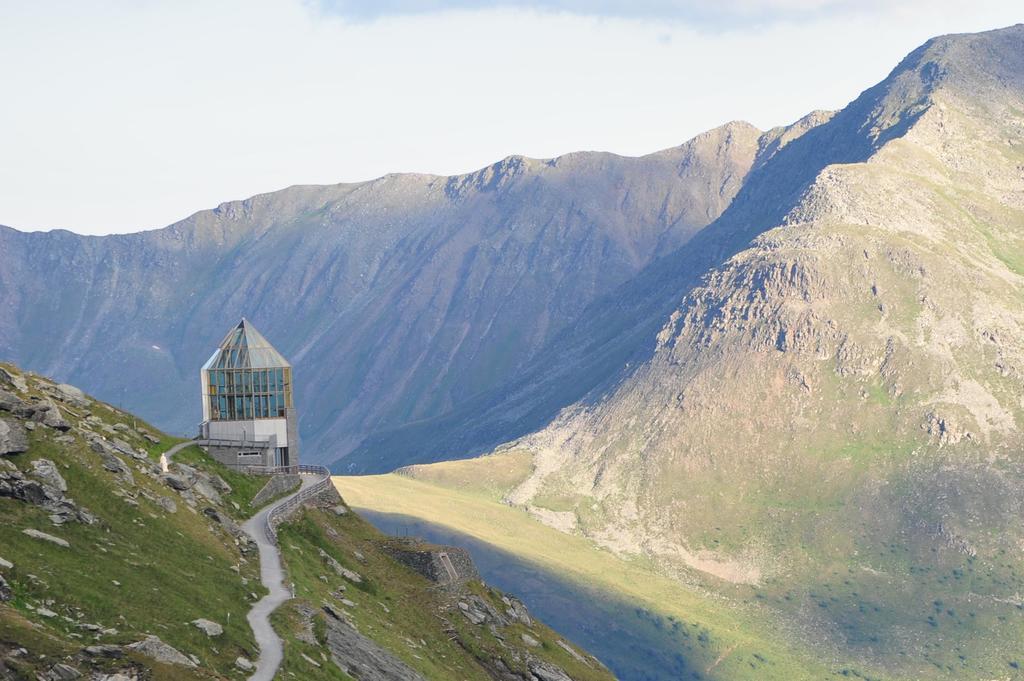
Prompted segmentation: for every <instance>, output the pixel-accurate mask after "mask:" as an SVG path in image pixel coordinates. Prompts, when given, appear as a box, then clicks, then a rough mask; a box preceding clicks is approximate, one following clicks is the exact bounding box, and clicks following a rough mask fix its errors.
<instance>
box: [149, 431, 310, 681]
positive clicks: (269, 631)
mask: <svg viewBox="0 0 1024 681" xmlns="http://www.w3.org/2000/svg"><path fill="white" fill-rule="evenodd" d="M194 444H195V442H194V441H192V440H189V441H187V442H182V443H180V444H176V445H174V446H173V447H171V448H170V449H168V450H167V451H166V452H164V454H165V456H166V457H167V461H168V462H170V461H171V459H172V458H173V457H174V455H175V454H177V453H178V452H180V451H181V450H182V449H184V448H185V447H189V446H191V445H194ZM322 479H323V477H322V476H321V475H309V474H303V475H302V485H301V486H300V487H299V488H298V489H297V490H295V491H294V492H293V493H291V494H289V495H288V496H286V497H284V498H283V499H279V500H277V501H276V502H274V503H273V504H270V505H269V506H267V507H265V508H263V509H261V510H260V511H259V512H258V513H257V514H256V515H254V516H253V517H252V518H249V520H247V521H246V522H245V524H243V525H242V529H243V530H244V531H245V533H246V534H247V535H249V536H250V537H251V538H252V540H253V541H255V542H256V546H257V548H258V549H259V552H260V581H261V582H262V583H263V586H265V587H267V589H268V590H269V592H270V593H268V594H267V595H266V596H264V597H263V598H261V599H260V600H259V601H257V602H256V604H255V605H253V606H252V609H251V610H249V614H248V615H246V619H247V620H249V626H250V627H252V633H253V634H254V635H255V637H256V644H257V645H258V646H259V649H260V656H259V659H258V660H257V661H256V671H255V672H253V674H252V676H250V677H249V681H272V679H273V678H274V675H275V674H277V670H278V668H279V667H280V666H281V661H282V660H283V659H284V644H283V643H282V641H281V639H280V638H279V637H278V635H277V632H275V631H274V628H273V627H272V626H271V625H270V615H271V613H273V612H274V611H275V610H277V607H278V606H279V605H281V604H282V603H284V602H285V601H287V600H288V599H290V598H291V597H292V593H291V591H290V590H289V589H287V588H286V587H285V585H284V570H283V569H282V567H281V553H280V551H278V548H277V546H276V545H274V544H272V543H271V542H270V540H269V539H267V535H266V532H264V529H263V528H264V527H265V525H266V521H267V516H268V515H269V514H270V512H271V511H273V510H274V509H275V508H277V507H278V506H281V505H282V504H284V503H287V502H288V501H289V500H291V498H292V497H294V496H295V495H296V494H298V493H299V492H301V491H303V490H304V489H306V488H307V487H311V486H313V485H315V484H317V483H318V482H320V481H321V480H322ZM267 480H270V478H269V477H268V478H267Z"/></svg>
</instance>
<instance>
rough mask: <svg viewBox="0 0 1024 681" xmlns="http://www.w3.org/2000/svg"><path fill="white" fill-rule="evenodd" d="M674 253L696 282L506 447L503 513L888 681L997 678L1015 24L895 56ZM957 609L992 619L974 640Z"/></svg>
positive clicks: (1020, 98)
mask: <svg viewBox="0 0 1024 681" xmlns="http://www.w3.org/2000/svg"><path fill="white" fill-rule="evenodd" d="M698 247H699V248H701V249H706V250H713V251H716V252H717V256H716V257H718V258H720V261H719V263H718V264H716V265H714V266H711V267H709V268H707V269H706V270H705V273H704V274H703V276H702V277H701V278H700V279H699V281H697V282H694V284H693V285H687V286H683V287H681V288H680V289H679V290H678V297H677V298H676V300H677V301H678V302H677V303H676V304H675V305H674V310H672V311H671V312H669V313H667V314H665V316H664V317H662V321H661V324H660V329H658V330H657V331H656V333H652V334H651V335H650V336H649V339H650V341H649V342H650V348H651V350H650V354H649V356H647V357H644V358H642V359H643V361H639V362H637V363H635V364H633V365H631V366H628V367H627V368H626V369H625V370H624V371H622V372H621V373H620V374H619V376H618V379H617V380H616V381H615V382H614V383H613V384H610V385H609V384H605V385H602V386H599V388H598V389H597V390H595V391H593V392H591V393H590V394H589V395H588V396H587V397H586V399H584V400H582V401H580V402H579V403H577V404H576V405H575V406H573V407H572V408H569V409H566V410H564V411H563V412H562V413H561V415H560V416H559V417H558V418H557V419H556V420H555V421H554V422H552V423H551V424H550V425H549V426H547V427H546V428H544V429H542V430H541V431H539V432H537V433H535V434H533V435H531V436H529V437H527V438H524V439H523V440H522V441H520V442H519V443H518V446H519V447H521V448H525V449H528V450H529V451H531V452H533V455H534V469H533V472H532V473H531V474H530V475H529V476H528V477H527V478H526V479H525V480H523V481H522V483H521V484H520V485H519V486H518V487H517V488H516V489H514V490H513V491H512V492H511V493H509V495H508V497H507V499H508V500H509V501H510V502H513V503H516V504H521V505H523V506H525V507H527V508H529V509H531V510H532V511H533V512H534V513H535V515H537V517H538V518H540V519H541V520H543V521H545V522H548V523H549V524H553V525H556V526H558V527H560V528H562V529H565V530H567V531H574V532H582V533H584V534H586V535H588V536H590V537H592V538H594V539H595V540H596V541H598V542H599V543H601V544H603V545H605V546H608V547H610V548H612V549H613V550H616V551H619V552H622V553H624V554H643V555H646V556H648V557H652V558H654V559H655V560H657V561H659V562H660V563H661V564H662V565H663V566H664V567H665V569H667V570H670V571H674V572H676V573H678V574H681V575H682V574H689V575H697V576H696V577H691V578H693V579H697V580H704V581H705V582H706V583H710V584H718V585H719V587H716V588H725V587H723V586H721V585H724V584H747V585H754V586H756V587H757V588H758V589H761V590H763V592H762V597H765V595H767V598H768V600H769V601H770V600H771V599H772V598H773V597H778V598H779V604H778V605H776V606H774V607H776V608H777V609H778V610H779V611H783V612H787V613H788V616H787V617H788V618H789V624H788V625H787V626H794V627H795V628H797V629H802V630H803V632H804V633H806V632H813V635H814V636H816V637H818V640H821V639H822V638H824V639H827V640H828V641H829V644H830V645H837V646H843V647H844V648H845V649H846V650H852V651H853V652H854V654H856V655H861V656H863V658H864V659H866V660H871V661H872V663H875V664H880V665H882V668H884V669H887V671H888V672H889V673H898V674H910V675H911V676H915V677H919V676H920V675H929V674H931V673H933V671H934V670H931V671H929V663H931V664H934V665H936V666H940V667H942V666H944V665H950V668H953V665H959V668H960V669H961V672H960V673H961V674H964V675H966V676H961V678H968V677H970V678H975V677H977V676H978V675H979V674H983V673H993V674H994V673H997V670H998V669H1000V668H1002V667H1004V666H1005V665H1006V664H1010V663H1012V662H1013V660H1009V659H1005V660H1004V659H1002V658H1003V657H1005V655H1003V653H1002V652H1001V646H1004V645H1005V644H1006V642H1007V641H1008V640H1009V639H1007V638H1003V637H1005V636H1013V635H1017V632H1019V624H1020V620H1019V614H1011V612H1012V604H1013V603H1018V602H1019V596H1016V595H1015V594H1017V593H1019V589H1020V588H1021V586H1022V583H1021V581H1020V577H1019V575H1020V574H1021V570H1022V567H1024V565H1022V563H1021V560H1020V551H1019V547H1020V546H1021V545H1022V543H1024V534H1022V532H1021V528H1020V523H1019V518H1020V516H1021V513H1022V511H1024V508H1022V504H1021V499H1022V498H1024V460H1022V459H1021V456H1020V452H1021V448H1022V445H1024V437H1022V430H1021V427H1022V425H1024V400H1022V395H1024V373H1022V372H1024V341H1022V339H1024V333H1022V332H1024V328H1022V325H1024V302H1022V301H1024V295H1022V294H1024V27H1021V26H1017V27H1013V28H1010V29H1005V30H1001V31H995V32H990V33H985V34H979V35H964V36H948V37H944V38H938V39H935V40H933V41H930V42H929V43H928V44H926V45H925V46H923V47H922V48H920V49H919V50H917V51H915V52H914V53H912V54H911V55H910V56H909V57H907V59H906V60H904V62H903V63H901V64H900V66H899V67H898V68H897V69H896V70H895V71H894V72H893V73H892V74H891V75H890V76H889V78H887V79H886V80H885V81H884V82H883V83H881V84H879V85H878V86H876V87H875V88H872V89H871V90H868V91H867V92H865V93H864V94H863V95H862V96H861V97H860V98H858V99H857V100H856V101H854V102H853V103H852V104H851V105H850V106H849V107H848V108H847V109H845V110H844V111H842V112H839V113H838V114H836V115H835V116H833V117H831V118H829V120H827V121H825V122H822V123H820V124H819V125H817V126H815V127H813V128H812V129H811V130H809V131H808V132H806V133H805V134H804V135H802V136H801V137H800V138H799V139H797V140H795V141H793V142H791V143H790V144H788V145H787V146H786V147H784V148H783V149H781V150H779V151H778V152H777V153H776V154H775V155H774V156H773V157H771V158H770V159H768V160H767V161H766V162H764V163H763V164H760V165H758V164H755V167H754V169H753V170H752V172H751V173H750V174H749V176H748V179H747V182H746V184H745V186H744V187H743V189H742V190H741V191H740V192H739V194H738V196H737V197H736V199H735V201H734V202H733V204H732V205H731V206H730V208H729V209H728V210H727V211H726V212H725V213H724V214H723V216H722V217H721V218H720V219H719V220H717V221H716V222H715V223H713V224H712V225H711V226H710V227H708V228H707V229H706V230H705V231H704V232H702V234H701V235H700V236H699V237H697V238H695V239H693V240H691V242H690V243H689V244H688V247H687V249H686V250H687V251H689V252H691V253H690V254H688V255H687V254H684V255H682V256H680V257H681V260H680V265H679V266H680V267H681V268H682V267H689V266H690V265H687V264H686V258H690V260H689V262H690V263H692V262H693V261H692V258H693V257H694V256H693V254H692V251H695V250H696V249H698ZM644 277H651V278H652V280H655V279H660V280H662V281H663V280H664V274H662V273H654V274H651V273H650V272H645V273H643V274H641V275H640V277H639V278H641V279H642V278H644ZM620 304H621V303H620ZM837 574H838V575H842V579H840V578H839V577H836V576H835V575H837ZM963 574H970V575H972V578H971V579H972V580H973V582H972V584H973V586H971V587H970V588H968V587H965V586H963V582H962V581H961V580H962V579H963V576H962V575H963ZM950 575H952V576H950ZM837 579H840V581H842V580H845V582H844V584H845V586H844V585H843V584H840V585H839V586H838V588H837V586H836V584H837V582H836V581H835V580H837ZM787 590H792V591H790V592H789V594H788V595H785V593H786V591H787ZM801 592H802V593H803V594H804V598H803V599H801V598H799V597H797V594H799V593H801ZM808 592H809V595H808ZM822 593H827V594H828V595H829V597H822V596H821V594H822ZM851 593H852V595H851ZM783 596H785V597H783ZM978 599H982V600H985V601H987V602H988V603H989V604H992V603H1006V604H1011V606H1010V610H1006V611H1005V612H1000V613H998V614H993V613H992V612H989V613H988V614H987V615H984V617H992V618H994V619H997V620H999V621H1002V620H1001V619H1000V618H1005V617H1010V618H1011V621H1013V622H1016V623H1015V624H1012V625H1009V626H1008V627H1007V628H1000V627H997V628H996V630H993V631H994V633H993V634H992V635H991V636H989V637H987V638H986V637H977V636H976V635H975V633H974V632H976V631H977V630H976V629H975V627H976V626H977V625H976V624H974V623H972V622H971V618H974V617H977V618H981V617H983V615H982V614H981V611H982V610H984V609H986V608H984V607H981V606H978ZM787 601H790V602H792V603H800V605H799V606H791V605H790V604H789V603H787ZM818 601H820V603H818ZM942 603H944V604H945V605H944V606H943V607H942V608H940V609H939V614H941V615H942V618H944V619H941V621H940V618H939V617H938V615H937V614H936V613H935V612H933V608H932V605H933V604H942ZM986 607H987V606H986ZM995 608H996V609H997V610H998V609H999V606H995ZM968 611H970V616H969V617H966V616H963V613H964V612H968ZM957 613H959V614H957ZM961 617H965V619H961ZM793 622H795V623H796V624H793ZM869 632H874V634H873V635H872V634H870V633H869ZM972 637H974V638H972ZM936 642H938V643H937V645H938V646H940V647H943V648H944V649H945V650H946V651H958V653H957V654H959V655H960V658H959V659H957V658H956V656H955V655H954V654H952V653H947V652H943V653H937V652H935V651H934V650H931V649H930V647H931V646H933V645H936ZM968 650H969V652H968ZM901 654H902V655H905V656H906V655H909V658H905V659H904V660H899V656H900V655H901ZM1011 667H1013V668H1016V665H1013V664H1011ZM954 674H955V672H954Z"/></svg>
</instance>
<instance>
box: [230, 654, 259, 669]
mask: <svg viewBox="0 0 1024 681" xmlns="http://www.w3.org/2000/svg"><path fill="white" fill-rule="evenodd" d="M235 666H236V667H238V668H239V669H241V670H242V671H243V672H251V671H252V670H253V669H255V668H256V667H255V666H254V665H253V663H252V662H251V661H250V660H248V659H247V658H244V657H239V658H236V659H235Z"/></svg>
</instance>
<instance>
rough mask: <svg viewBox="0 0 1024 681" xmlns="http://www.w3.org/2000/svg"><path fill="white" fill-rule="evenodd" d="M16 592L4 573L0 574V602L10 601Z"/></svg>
mask: <svg viewBox="0 0 1024 681" xmlns="http://www.w3.org/2000/svg"><path fill="white" fill-rule="evenodd" d="M13 596H14V594H13V592H12V591H11V585H10V584H8V583H7V580H6V579H4V576H3V575H0V603H3V602H4V601H9V600H11V598H13Z"/></svg>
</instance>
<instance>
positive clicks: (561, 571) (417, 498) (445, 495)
mask: <svg viewBox="0 0 1024 681" xmlns="http://www.w3.org/2000/svg"><path fill="white" fill-rule="evenodd" d="M503 463H507V464H508V465H509V467H510V469H513V468H514V466H515V454H514V453H513V454H511V455H510V456H509V457H508V458H506V460H505V461H504V462H503ZM470 469H471V467H470ZM438 475H442V476H443V477H444V479H445V480H446V482H448V483H452V482H454V481H456V480H458V479H459V477H460V473H459V471H452V470H450V469H449V470H447V471H445V472H444V473H440V472H439V473H438ZM463 482H466V483H468V482H469V481H468V480H465V481H463ZM335 483H336V485H337V487H338V489H339V491H340V492H341V494H342V495H343V496H344V497H345V499H346V501H348V502H349V503H350V504H351V505H352V506H354V507H355V508H357V509H358V508H362V509H367V510H373V511H378V512H385V513H394V514H402V515H408V516H412V517H415V518H420V519H423V520H426V521H429V522H432V523H435V524H438V525H442V526H445V527H450V528H452V529H454V530H457V531H458V532H461V533H463V534H466V535H469V536H472V537H474V538H477V539H480V540H482V541H485V542H487V543H490V544H492V545H493V546H495V547H497V548H499V549H501V550H503V551H507V552H509V553H511V554H514V555H515V556H518V557H520V558H522V559H524V560H528V561H532V562H535V563H536V564H538V565H539V566H540V567H542V568H545V569H547V570H550V571H552V572H554V573H556V574H557V575H559V576H563V577H568V578H569V579H571V580H574V581H578V582H579V583H581V584H585V585H588V586H591V587H598V588H600V589H603V590H606V591H607V592H608V593H609V594H610V595H614V596H617V597H626V598H627V599H628V600H630V601H632V602H634V603H635V604H636V607H638V608H645V609H648V610H650V611H652V612H654V613H658V614H661V615H663V616H665V617H671V618H672V620H670V621H672V622H678V623H679V624H678V625H676V626H678V627H679V628H680V633H681V635H680V636H679V641H680V650H679V653H680V654H681V655H682V656H684V657H685V658H686V659H687V660H688V662H689V666H690V667H692V668H693V669H697V670H699V671H697V672H695V674H697V675H698V677H703V678H708V679H820V678H828V677H830V676H832V674H833V672H836V673H841V672H842V671H843V670H845V671H846V672H847V674H850V673H853V671H854V670H853V669H852V668H849V667H837V668H836V669H835V670H830V669H829V668H828V667H827V666H825V665H823V664H821V663H819V662H817V661H814V660H813V659H812V657H811V656H810V655H809V654H808V653H807V652H806V651H802V650H799V649H797V648H795V647H794V646H792V645H790V644H788V643H787V642H786V641H785V639H784V638H783V637H779V636H776V635H774V634H773V633H772V632H771V631H770V629H769V626H768V623H767V619H766V618H762V617H761V616H760V615H759V614H758V612H757V610H758V606H757V605H756V603H752V602H744V599H743V598H740V597H737V598H736V599H733V600H730V601H729V602H724V601H723V600H722V599H711V598H707V597H706V594H705V593H702V592H701V591H700V590H697V589H692V588H689V587H687V586H685V585H684V584H683V583H681V582H678V581H675V580H672V579H669V578H667V577H664V576H662V575H659V574H657V573H655V572H654V571H653V570H652V569H650V568H649V567H648V566H647V565H645V564H644V563H642V562H634V561H629V560H624V559H622V558H619V557H616V556H615V555H613V554H611V553H610V552H608V551H604V550H602V549H600V548H598V547H597V546H595V545H594V544H593V543H592V542H590V541H589V540H586V539H584V538H582V537H578V536H572V535H566V534H563V533H561V532H558V531H556V530H554V529H551V528H549V527H546V526H544V525H542V524H540V523H539V522H537V521H536V520H534V519H533V518H532V517H530V516H529V515H528V514H527V513H526V512H524V511H522V510H520V509H517V508H513V507H510V506H507V505H504V504H501V503H499V502H498V501H496V495H495V491H496V490H497V489H498V488H499V487H501V486H502V484H503V483H502V481H501V480H499V479H497V478H496V479H493V480H482V481H481V480H477V481H476V483H478V484H467V485H466V486H465V487H464V488H463V489H456V488H452V487H442V486H440V485H438V484H436V483H428V482H424V481H422V480H415V479H411V478H409V477H406V476H401V475H395V474H390V475H380V476H361V477H339V478H335ZM754 600H756V598H755V599H754ZM597 626H599V624H598V625H597ZM594 652H598V653H599V652H600V651H594ZM865 675H866V674H865Z"/></svg>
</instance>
